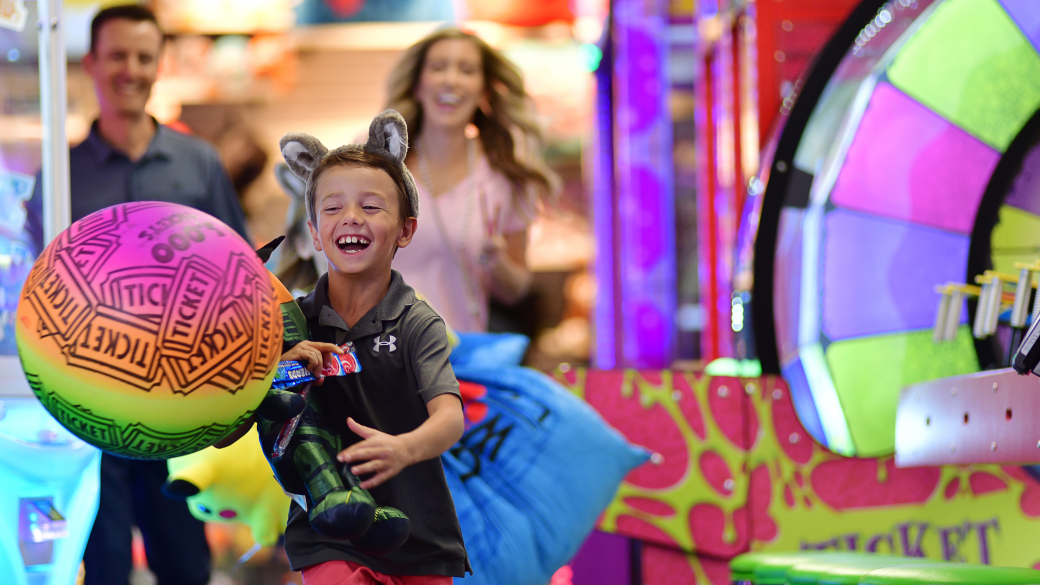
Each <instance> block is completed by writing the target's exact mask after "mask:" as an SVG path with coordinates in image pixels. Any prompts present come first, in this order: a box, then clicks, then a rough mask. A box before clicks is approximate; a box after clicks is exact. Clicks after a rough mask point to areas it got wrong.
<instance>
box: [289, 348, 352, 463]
mask: <svg viewBox="0 0 1040 585" xmlns="http://www.w3.org/2000/svg"><path fill="white" fill-rule="evenodd" d="M340 347H342V348H343V351H344V352H345V353H344V354H343V355H335V354H333V356H332V357H333V363H332V365H330V366H328V367H326V368H325V369H324V370H322V371H321V375H322V376H324V377H329V376H343V375H346V374H355V373H357V372H360V371H361V363H360V362H358V359H357V353H355V351H354V344H353V343H351V342H349V341H348V342H347V343H345V344H343V345H341V346H340ZM314 380H315V377H314V375H313V374H311V372H310V371H309V370H308V369H307V368H306V367H305V366H304V365H303V364H302V363H301V362H297V361H284V362H279V364H278V371H277V372H276V373H275V377H274V382H273V383H272V384H271V388H274V389H276V390H277V389H285V388H289V387H293V386H300V389H299V393H300V395H301V396H304V397H306V396H307V392H308V391H309V390H310V389H311V382H313V381H314ZM301 416H302V413H301V414H298V415H296V416H294V417H292V418H291V419H289V420H287V421H285V422H284V423H282V429H281V430H280V431H279V432H278V439H277V440H275V442H274V447H273V448H272V449H271V451H272V453H271V454H272V456H273V458H274V459H276V460H277V459H281V457H282V455H285V450H286V449H287V448H288V447H289V441H290V440H291V439H292V436H293V433H294V432H295V431H296V427H297V425H299V424H300V417H301Z"/></svg>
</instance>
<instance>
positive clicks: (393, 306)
mask: <svg viewBox="0 0 1040 585" xmlns="http://www.w3.org/2000/svg"><path fill="white" fill-rule="evenodd" d="M328 289H329V277H328V274H324V275H322V277H321V278H320V279H319V280H318V284H317V285H316V286H315V288H314V292H312V293H311V294H309V295H307V296H306V297H303V298H302V299H299V301H298V302H299V304H300V308H301V309H302V311H303V314H304V316H305V317H306V318H307V327H308V329H309V330H310V338H311V339H312V340H314V341H324V342H329V343H336V344H339V345H341V344H343V343H346V342H347V341H352V342H354V347H355V350H356V351H357V357H358V361H359V362H360V363H361V372H359V373H358V374H352V375H349V376H340V377H336V378H326V379H325V382H324V383H323V384H322V385H321V386H312V387H311V390H310V392H311V395H312V396H314V397H315V398H316V399H317V400H318V401H319V404H320V405H321V407H322V410H323V411H324V412H325V415H326V417H327V419H328V422H329V426H330V427H331V428H330V430H331V431H332V432H335V433H337V434H338V435H339V436H340V437H342V439H343V444H344V445H345V446H346V445H352V444H354V443H356V442H358V441H360V440H361V439H360V437H358V436H357V435H355V434H354V432H353V431H351V430H350V429H349V428H348V427H347V424H346V423H347V417H348V416H350V417H353V418H354V420H356V421H358V422H359V423H361V424H362V425H365V426H367V427H371V428H375V429H378V430H380V431H382V432H384V433H389V434H392V435H400V434H402V433H407V432H409V431H413V430H415V429H416V428H418V427H419V426H420V425H421V424H422V423H423V422H425V421H426V420H427V419H428V418H429V413H428V411H427V409H426V403H427V402H429V401H430V400H431V399H432V398H434V397H435V396H439V395H441V394H454V395H456V396H459V383H458V381H457V380H456V379H455V372H454V371H453V370H452V369H451V364H450V363H449V362H448V356H449V355H450V354H451V348H450V346H449V345H448V336H447V332H446V330H445V327H444V321H443V320H442V319H441V318H440V316H439V315H437V313H436V312H434V310H433V309H431V308H430V306H429V305H427V304H426V302H424V301H420V300H417V299H416V298H415V291H414V290H412V287H410V286H408V285H407V284H405V282H404V279H402V278H401V275H400V273H398V272H397V271H396V270H392V271H391V276H390V288H389V290H388V291H387V293H386V296H384V297H383V299H382V300H381V301H380V302H379V304H378V305H376V306H375V307H373V308H372V310H371V311H369V312H368V313H366V314H365V315H364V316H363V317H362V318H361V319H360V320H359V321H358V322H357V323H355V324H354V327H352V328H351V327H347V325H346V324H345V323H344V322H343V319H341V318H340V316H339V314H338V313H336V311H334V310H333V309H332V307H331V306H329V300H328ZM461 407H462V403H461V396H460V402H459V408H461ZM371 492H372V496H373V497H374V498H375V500H376V502H378V503H379V504H380V505H384V506H393V507H394V508H397V509H399V510H401V511H403V512H404V513H405V514H407V515H408V517H409V518H410V519H411V521H412V533H411V536H410V537H409V538H408V541H407V542H405V544H404V546H402V547H401V548H400V549H398V550H397V551H395V552H393V553H390V554H388V555H384V556H380V557H372V556H369V555H366V554H364V553H362V552H360V551H358V550H357V549H355V548H353V547H352V546H351V545H350V543H349V542H345V541H341V540H334V539H329V538H327V537H325V536H322V535H321V534H319V533H317V532H315V531H314V529H312V528H311V525H310V522H308V520H307V513H306V512H304V511H303V509H301V508H300V507H299V506H297V505H296V504H295V503H293V504H292V507H291V508H290V510H289V525H288V527H287V528H286V531H285V552H286V553H287V555H288V557H289V563H290V564H291V565H292V568H293V570H295V571H298V570H300V569H302V568H304V567H308V566H310V565H315V564H318V563H323V562H326V561H336V560H344V561H350V562H353V563H358V564H361V565H365V566H367V567H369V568H371V569H373V570H376V571H379V572H381V573H384V574H387V575H451V576H454V577H462V576H463V575H464V574H465V572H466V571H468V570H469V560H468V558H467V556H466V548H465V545H464V544H463V541H462V529H461V528H460V527H459V520H458V516H456V514H455V503H454V501H453V500H452V498H451V492H450V491H449V490H448V484H447V481H446V480H445V478H444V467H443V466H442V465H441V460H440V458H439V457H435V458H433V459H430V460H428V461H423V462H420V463H416V464H415V465H411V466H409V467H407V468H405V469H404V470H403V471H402V472H401V473H400V474H398V475H397V476H395V477H393V478H391V479H389V480H388V481H386V482H385V483H384V484H383V485H380V486H378V487H376V488H373V489H372V490H371Z"/></svg>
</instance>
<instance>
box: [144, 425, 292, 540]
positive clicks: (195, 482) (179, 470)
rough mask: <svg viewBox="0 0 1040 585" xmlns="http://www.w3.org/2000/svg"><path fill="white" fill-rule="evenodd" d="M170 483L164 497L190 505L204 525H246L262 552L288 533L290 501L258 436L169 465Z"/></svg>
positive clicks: (179, 459)
mask: <svg viewBox="0 0 1040 585" xmlns="http://www.w3.org/2000/svg"><path fill="white" fill-rule="evenodd" d="M167 465H168V466H169V470H170V477H169V479H167V480H166V485H164V486H163V492H164V493H165V494H166V495H167V496H170V497H172V498H176V499H184V498H186V499H187V502H188V509H189V510H191V513H192V515H193V516H195V517H196V518H198V519H199V520H202V521H203V522H227V523H231V522H241V523H243V524H246V525H247V526H249V528H250V530H251V531H252V534H253V540H254V541H255V542H256V543H257V544H259V545H261V546H270V545H273V544H275V543H277V542H278V537H279V536H281V534H282V533H284V532H285V518H286V517H287V516H288V515H289V501H290V500H289V496H287V495H285V492H284V491H282V487H281V486H280V485H278V482H277V481H275V479H274V476H272V475H271V468H270V467H269V466H268V465H267V460H266V459H265V458H264V454H263V451H262V450H261V448H260V444H259V441H257V439H256V435H255V434H252V433H250V435H249V437H243V438H242V439H240V440H239V441H237V442H235V443H234V444H233V445H231V446H229V447H226V448H224V449H217V448H215V447H208V448H206V449H203V450H202V451H199V452H197V453H192V454H191V455H186V456H184V457H176V458H174V459H170V460H169V461H167Z"/></svg>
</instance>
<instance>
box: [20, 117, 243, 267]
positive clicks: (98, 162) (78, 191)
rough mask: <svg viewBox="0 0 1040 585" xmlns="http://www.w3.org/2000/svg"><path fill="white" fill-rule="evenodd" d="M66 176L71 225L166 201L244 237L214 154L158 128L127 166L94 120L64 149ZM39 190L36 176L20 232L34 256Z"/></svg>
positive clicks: (39, 236) (39, 229)
mask: <svg viewBox="0 0 1040 585" xmlns="http://www.w3.org/2000/svg"><path fill="white" fill-rule="evenodd" d="M69 177H70V179H71V181H70V182H71V187H72V193H71V200H72V221H78V220H80V219H82V218H84V217H86V216H88V215H90V214H91V213H94V212H95V211H97V210H99V209H104V208H106V207H110V206H112V205H116V204H117V203H129V202H131V201H168V202H170V203H180V204H181V205H187V206H188V207H194V208H195V209H198V210H199V211H204V212H206V213H208V214H210V215H212V216H213V217H215V218H217V219H219V220H220V221H222V222H224V223H225V224H227V226H228V227H230V228H231V229H233V230H235V232H237V233H238V234H239V235H240V236H242V237H243V238H246V223H245V218H244V216H243V214H242V206H241V205H240V204H239V202H238V195H237V194H236V193H235V188H234V187H233V186H232V185H231V179H229V178H228V176H227V173H225V172H224V168H223V167H222V166H221V165H220V157H218V156H217V151H216V150H214V149H213V147H212V146H210V145H209V144H207V143H206V142H203V141H202V140H199V139H198V138H194V137H192V136H188V135H187V134H182V133H180V132H177V131H176V130H171V129H170V128H167V127H166V126H163V125H161V124H159V123H156V129H155V136H153V137H152V141H151V142H149V143H148V150H146V151H145V153H144V155H143V156H142V157H141V158H140V159H138V160H137V161H131V160H130V159H129V158H127V156H126V155H125V154H123V153H122V152H119V151H118V150H116V149H114V148H112V147H111V146H109V144H108V143H107V142H105V141H104V140H103V139H102V138H101V135H100V134H99V133H98V125H97V121H95V122H94V124H93V125H92V126H91V128H90V134H89V135H88V136H87V139H86V140H84V141H83V142H81V143H79V144H78V145H76V146H74V147H73V148H72V149H71V150H69ZM42 189H43V181H41V180H40V176H39V175H37V176H36V185H35V187H34V188H33V194H32V198H31V199H29V201H27V202H26V204H25V210H26V218H25V231H26V232H27V233H28V234H29V237H30V238H31V241H32V244H33V246H34V247H35V250H34V252H36V253H37V254H38V253H39V252H40V251H41V249H42V244H43V224H42V218H43V200H42V199H41V194H42ZM246 240H247V241H248V238H246Z"/></svg>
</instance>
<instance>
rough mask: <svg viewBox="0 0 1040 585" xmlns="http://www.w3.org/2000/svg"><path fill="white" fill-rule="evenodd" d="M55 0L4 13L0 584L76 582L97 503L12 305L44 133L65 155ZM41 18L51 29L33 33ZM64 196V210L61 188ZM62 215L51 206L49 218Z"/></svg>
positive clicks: (78, 448)
mask: <svg viewBox="0 0 1040 585" xmlns="http://www.w3.org/2000/svg"><path fill="white" fill-rule="evenodd" d="M60 5H61V3H60V2H58V1H57V0H51V1H50V2H46V1H40V2H33V3H30V4H28V6H25V5H23V4H22V3H21V2H19V1H17V0H16V1H15V2H13V3H4V9H3V10H0V49H2V54H3V55H4V57H5V62H4V63H3V64H2V65H0V95H2V96H3V100H4V102H5V104H7V105H6V106H5V109H4V113H3V114H0V127H2V128H3V129H4V131H3V132H0V583H4V584H5V585H6V584H11V585H44V584H51V583H53V584H62V585H65V584H68V583H75V582H76V576H77V574H78V573H79V567H80V560H81V559H82V557H83V549H84V547H85V546H86V541H87V536H88V534H89V533H90V527H91V526H92V525H93V522H94V515H95V513H96V511H97V503H98V484H99V480H98V471H99V467H100V463H101V457H100V455H101V452H100V451H99V450H97V449H95V448H94V447H91V446H90V445H88V444H86V443H84V442H83V441H81V440H79V439H78V438H76V437H75V436H73V435H71V434H70V433H69V432H68V431H66V430H65V429H64V428H63V427H62V426H61V425H59V424H58V422H57V421H56V420H54V418H53V417H51V416H50V414H48V413H47V412H46V411H45V410H44V409H43V407H42V406H41V405H40V403H39V401H37V400H36V398H34V397H33V396H32V393H31V391H30V389H29V387H28V385H27V383H26V381H25V376H24V375H23V374H22V370H21V366H20V365H19V362H18V357H17V350H16V347H15V338H14V316H15V309H16V305H17V303H18V298H19V295H20V292H21V289H22V284H23V283H24V281H25V278H26V276H27V275H28V272H29V269H30V268H31V267H32V263H33V260H34V258H33V253H32V251H31V247H30V244H29V238H28V236H27V235H26V233H25V230H24V224H25V208H24V206H23V203H24V201H25V200H27V199H28V198H29V197H30V195H31V194H32V191H33V186H34V183H35V181H36V178H35V176H34V175H35V172H36V171H37V170H38V169H39V168H40V166H41V158H40V153H41V139H40V138H41V133H42V135H43V140H42V146H43V147H44V149H49V150H50V151H49V152H48V151H47V150H45V152H44V161H46V162H44V164H43V166H45V167H47V169H48V171H53V170H54V168H55V163H54V161H55V157H57V159H59V161H60V159H61V157H62V156H65V157H67V153H68V150H67V148H68V147H67V142H66V140H65V115H64V114H65V112H64V110H65V105H64V104H65V101H66V100H65V85H64V77H65V67H64V62H65V50H64V40H63V38H62V37H63V33H62V29H63V28H64V22H62V21H61V20H59V19H58V18H55V19H53V20H52V19H51V18H49V17H48V14H53V15H60V14H61V13H60ZM38 11H39V12H38ZM37 19H41V20H43V21H44V22H53V23H54V26H53V27H44V28H43V29H42V30H43V31H44V32H42V33H39V34H38V33H37V29H36V27H35V26H34V25H33V23H35V22H36V21H37ZM27 24H28V26H27ZM37 41H38V42H37ZM37 54H39V55H40V67H39V73H37V70H36V68H35V57H36V56H37ZM38 105H42V107H41V108H39V109H37V108H38ZM40 110H43V112H42V113H41V111H40ZM56 120H57V121H59V123H54V121H56ZM59 166H60V165H59ZM67 167H68V162H67V158H66V161H65V162H64V168H67ZM46 181H47V183H48V185H47V187H46V190H47V191H48V192H51V193H53V192H54V191H55V185H58V186H59V187H58V189H57V190H58V192H59V193H60V192H61V189H60V184H61V181H60V174H58V173H56V172H51V174H50V175H49V176H48V177H47V178H46ZM66 182H67V181H66ZM64 197H65V201H66V204H65V205H66V207H67V200H68V192H67V187H66V188H65V191H64ZM49 208H50V209H51V211H52V212H53V211H54V209H55V208H54V206H53V205H49ZM60 215H61V214H60V213H52V217H51V219H55V218H56V217H60ZM66 225H67V222H66ZM62 227H63V226H62ZM59 229H60V228H59ZM51 233H56V232H51Z"/></svg>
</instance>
